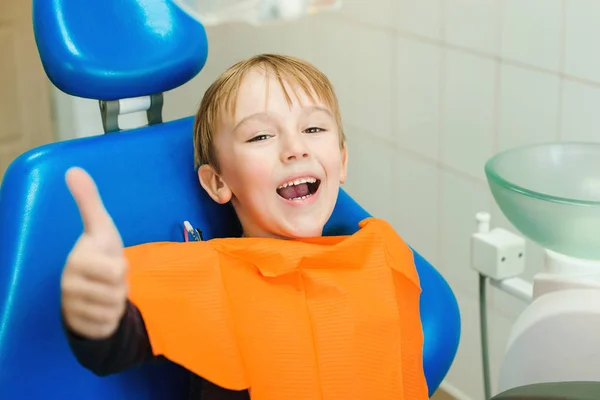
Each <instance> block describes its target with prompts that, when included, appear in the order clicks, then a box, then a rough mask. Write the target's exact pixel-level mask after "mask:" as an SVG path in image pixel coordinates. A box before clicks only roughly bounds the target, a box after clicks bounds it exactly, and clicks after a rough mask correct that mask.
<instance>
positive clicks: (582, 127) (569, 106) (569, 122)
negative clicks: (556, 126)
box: [560, 80, 600, 142]
mask: <svg viewBox="0 0 600 400" xmlns="http://www.w3.org/2000/svg"><path fill="white" fill-rule="evenodd" d="M562 111H563V112H562V127H561V133H560V135H561V139H562V140H564V141H591V142H598V141H600V86H592V85H588V84H586V83H580V82H574V81H571V80H566V81H565V89H564V95H563V109H562Z"/></svg>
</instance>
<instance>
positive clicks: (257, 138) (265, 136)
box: [248, 134, 271, 142]
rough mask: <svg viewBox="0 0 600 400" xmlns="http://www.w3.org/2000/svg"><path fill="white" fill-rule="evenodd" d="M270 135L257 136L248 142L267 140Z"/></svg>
mask: <svg viewBox="0 0 600 400" xmlns="http://www.w3.org/2000/svg"><path fill="white" fill-rule="evenodd" d="M270 137H271V135H265V134H263V135H258V136H254V137H253V138H252V139H250V140H248V142H258V141H261V140H267V139H268V138H270Z"/></svg>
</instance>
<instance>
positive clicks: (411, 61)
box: [392, 37, 443, 160]
mask: <svg viewBox="0 0 600 400" xmlns="http://www.w3.org/2000/svg"><path fill="white" fill-rule="evenodd" d="M442 52H443V50H442V49H441V48H440V47H439V46H437V45H432V44H429V43H423V42H420V41H415V40H411V39H407V38H404V37H399V38H398V40H397V46H396V57H397V61H396V66H397V67H396V73H395V74H394V82H392V85H393V89H394V94H395V96H396V102H395V104H394V106H395V109H394V114H395V119H396V125H395V132H394V135H395V137H396V140H397V143H398V144H399V145H400V146H401V147H403V148H406V149H410V150H412V151H414V152H416V153H418V154H420V155H423V156H425V157H427V158H430V159H432V160H437V157H438V154H439V150H440V148H439V146H440V143H439V136H440V135H439V122H440V121H439V119H440V101H441V99H440V97H441V96H440V83H441V79H440V77H441V72H442V64H441V60H442Z"/></svg>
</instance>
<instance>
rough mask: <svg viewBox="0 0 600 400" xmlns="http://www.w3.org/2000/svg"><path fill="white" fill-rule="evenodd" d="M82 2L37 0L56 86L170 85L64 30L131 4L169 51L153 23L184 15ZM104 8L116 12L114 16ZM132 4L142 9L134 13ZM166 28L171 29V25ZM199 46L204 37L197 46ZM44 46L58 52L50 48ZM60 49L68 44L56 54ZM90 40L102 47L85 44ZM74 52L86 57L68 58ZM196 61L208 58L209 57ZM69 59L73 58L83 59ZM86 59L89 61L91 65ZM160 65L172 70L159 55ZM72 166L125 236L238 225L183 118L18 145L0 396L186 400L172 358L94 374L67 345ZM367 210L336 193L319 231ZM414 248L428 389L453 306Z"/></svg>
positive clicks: (164, 236) (450, 347)
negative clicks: (199, 163)
mask: <svg viewBox="0 0 600 400" xmlns="http://www.w3.org/2000/svg"><path fill="white" fill-rule="evenodd" d="M85 3H86V7H83V6H80V5H81V4H82V3H81V2H80V1H79V0H54V1H51V2H49V1H47V0H46V1H43V0H40V1H34V10H35V11H34V21H35V26H36V36H37V40H38V45H39V46H40V49H41V50H40V54H41V55H42V60H44V57H48V58H47V59H46V62H44V65H45V68H46V70H47V72H48V75H49V76H54V80H53V81H54V82H55V84H57V85H59V84H60V85H63V86H59V88H61V89H62V90H64V91H66V92H67V93H71V94H76V93H75V92H74V91H76V90H77V87H78V85H77V80H78V79H79V82H89V81H93V80H95V79H100V80H102V79H104V82H105V84H104V85H96V86H94V87H95V88H96V89H94V90H95V91H94V90H92V91H90V92H88V93H87V95H86V96H87V97H91V98H96V99H103V98H104V99H117V98H122V97H126V95H127V96H130V95H131V96H142V95H145V94H148V93H157V92H158V91H160V90H163V89H165V88H166V87H167V86H164V85H163V84H162V83H152V82H148V81H145V80H144V79H138V78H139V77H141V76H145V77H146V78H148V79H158V78H157V76H156V75H152V74H150V73H149V72H148V71H150V70H152V68H150V69H149V70H145V69H144V67H145V64H144V63H142V61H143V62H145V63H148V64H149V65H154V64H152V63H153V62H154V61H153V60H152V59H151V57H150V56H147V57H146V56H143V55H142V56H140V57H142V58H143V57H146V58H145V59H143V60H142V61H140V60H138V59H136V58H135V57H130V58H128V60H129V61H128V62H125V61H123V60H120V57H121V55H122V54H123V52H124V51H125V50H124V49H125V47H122V48H121V49H120V50H119V52H117V53H116V54H112V55H111V53H110V52H108V53H103V51H104V48H103V47H102V46H104V44H97V43H96V42H94V41H93V40H100V39H98V37H95V36H94V37H92V39H90V37H91V36H90V35H87V34H86V33H85V32H83V31H81V30H79V29H75V28H73V27H80V25H79V24H78V23H77V22H76V21H75V20H77V18H78V16H79V14H78V13H85V14H86V15H89V14H90V13H91V14H93V15H96V16H99V15H103V16H104V17H106V18H105V20H104V21H103V24H106V27H110V28H109V29H106V30H107V31H110V30H112V31H113V32H116V31H120V32H121V34H125V33H126V32H127V29H126V27H124V26H123V25H127V22H128V18H127V17H126V15H125V14H124V13H125V12H128V10H129V11H132V10H133V11H132V12H134V18H133V19H134V20H135V21H137V24H132V29H133V33H132V34H133V35H135V36H138V37H139V40H140V42H139V43H142V44H143V45H142V47H143V46H147V47H146V50H147V51H148V52H150V50H152V51H157V52H162V53H164V54H166V55H171V54H173V53H172V52H171V51H170V49H172V48H171V47H170V48H169V49H165V50H160V49H156V48H155V46H154V45H152V40H151V39H150V38H152V37H154V36H152V35H153V34H154V33H156V26H162V25H161V23H162V22H161V21H163V19H162V18H163V14H161V10H163V11H164V10H167V11H165V12H166V13H167V16H168V17H169V18H171V17H173V18H175V19H176V18H181V20H180V21H179V20H171V24H172V28H173V29H179V28H181V27H186V26H187V28H189V29H190V32H195V33H198V32H199V28H198V27H197V26H196V25H194V24H190V22H191V21H190V20H189V17H188V16H187V15H186V14H184V13H178V12H176V11H174V10H173V9H172V6H171V3H170V2H169V1H168V0H163V1H161V0H152V1H151V0H104V1H102V2H85ZM49 5H52V7H50V6H49ZM117 6H118V7H119V8H117ZM165 7H166V8H165ZM95 9H97V10H95ZM73 10H75V11H73ZM107 10H113V12H112V14H111V13H109V12H108V11H107ZM136 10H138V11H139V10H144V12H143V13H142V12H138V13H136V12H137V11H136ZM111 15H113V16H115V17H114V19H111V18H112V17H111ZM174 16H176V17H174ZM144 18H146V19H145V20H144ZM56 21H59V22H60V23H61V24H62V25H61V29H60V30H57V29H56V27H55V24H56V23H58V22H56ZM81 21H82V22H80V24H85V23H88V22H89V23H92V22H90V21H88V20H87V19H82V20H81ZM163 22H164V21H163ZM94 23H96V21H94ZM53 24H54V25H53ZM103 24H102V26H101V27H102V28H104V25H103ZM96 26H97V27H98V28H100V25H96ZM44 27H47V30H46V28H44ZM70 28H72V30H69V29H70ZM145 29H147V30H148V31H149V32H150V36H149V37H145V36H144V35H143V31H144V30H145ZM165 29H166V28H165ZM48 32H49V33H48ZM202 32H203V30H202ZM46 33H48V34H46ZM59 33H60V35H58V34H59ZM163 33H164V32H163ZM164 34H165V35H166V36H169V34H168V32H167V33H164ZM57 35H58V36H57ZM78 35H79V36H78ZM100 36H101V35H100ZM175 36H177V35H175V34H173V35H172V37H175ZM184 36H185V35H184ZM156 37H157V38H158V39H157V40H156V43H155V44H156V45H157V46H160V45H164V46H167V47H169V46H173V47H177V46H180V45H181V44H180V43H179V42H177V43H175V42H172V43H171V42H164V41H162V36H160V35H158V36H156ZM195 38H196V39H194V37H190V36H185V38H184V39H183V40H184V41H187V42H188V44H189V42H190V41H192V42H193V41H195V40H197V41H198V42H197V43H196V44H194V43H191V44H189V46H191V47H195V48H202V41H203V40H204V41H205V37H204V38H203V37H202V36H201V35H200V36H195ZM89 40H92V41H89ZM174 40H175V39H174ZM56 41H62V42H61V43H57V42H56ZM48 42H52V43H54V45H53V44H52V43H48ZM63 42H64V43H63ZM205 45H206V43H205V42H204V49H205V50H206V46H205ZM52 46H56V47H57V48H58V50H56V51H54V50H53V47H52ZM61 46H64V48H65V49H67V50H68V51H67V50H65V52H63V53H61V52H60V51H62V50H60V49H61V48H62V47H61ZM131 46H132V47H133V48H137V50H134V49H133V48H132V51H138V52H139V53H140V54H142V53H143V51H142V50H140V49H139V46H138V45H134V44H131ZM96 48H100V50H97V51H96V50H94V49H96ZM42 49H45V50H42ZM69 52H70V53H69ZM82 54H84V55H85V54H87V56H85V57H84V56H81V58H80V59H79V58H77V57H79V56H80V55H82ZM60 57H64V58H65V60H66V61H65V62H64V64H65V65H70V67H65V65H62V64H61V60H60ZM102 57H104V58H106V59H103V58H102ZM200 58H203V59H205V58H206V54H204V55H203V56H202V57H200ZM87 59H89V60H91V61H90V63H89V64H86V60H87ZM48 60H50V61H48ZM73 60H79V61H78V62H79V63H80V64H81V65H79V64H77V63H74V61H73ZM94 60H96V61H98V63H96V64H94V63H95V62H96V61H94ZM176 60H179V61H180V63H179V64H176V66H175V67H173V71H174V72H173V74H174V75H177V76H178V78H177V79H178V80H184V78H185V77H186V76H188V78H187V79H191V76H193V74H192V73H191V72H190V71H191V70H190V69H186V68H182V67H181V66H182V65H188V67H189V66H193V65H196V66H198V65H199V64H197V63H198V62H199V61H198V59H194V58H193V57H188V58H185V57H183V58H182V59H177V58H176ZM138 61H139V65H138ZM202 62H203V61H202ZM92 64H93V65H92ZM79 66H80V67H81V70H78V71H77V73H76V74H74V75H73V77H74V78H73V80H74V81H73V82H66V81H65V79H66V78H67V76H68V75H66V74H67V72H65V70H64V69H65V68H79ZM162 66H163V67H164V68H169V64H168V63H167V62H164V63H163V64H162ZM128 68H130V69H131V76H132V77H133V78H132V81H127V82H129V83H127V82H126V81H123V82H125V83H124V85H125V86H126V88H125V89H123V91H122V92H118V90H119V85H117V84H114V82H113V81H111V80H110V76H113V75H114V76H116V77H121V78H122V79H125V78H123V77H125V76H126V75H127V69H128ZM200 68H201V67H200ZM86 71H87V72H86ZM119 71H120V72H119ZM113 73H114V74H113ZM111 74H112V75H111ZM186 74H187V75H186ZM121 78H118V79H117V78H115V79H117V81H118V80H119V79H121ZM177 79H176V80H177ZM67 80H68V79H67ZM176 80H173V81H172V84H175V83H173V82H175V81H176ZM107 82H108V83H107ZM111 82H113V83H111ZM130 82H134V83H130ZM153 85H155V86H153ZM161 85H163V86H161ZM107 88H109V89H110V90H109V89H107ZM90 90H91V89H90ZM165 90H166V89H165ZM81 94H82V93H80V94H79V95H81ZM72 166H80V167H83V168H85V169H86V170H88V171H89V172H90V173H91V174H92V176H93V177H94V179H95V180H96V182H97V184H98V187H99V189H100V191H101V194H102V196H103V199H104V203H105V205H106V207H107V209H108V210H109V212H110V213H111V215H112V216H113V218H114V220H115V223H116V224H117V227H118V228H119V231H120V232H121V234H122V236H123V240H124V242H125V245H128V246H129V245H135V244H140V243H145V242H150V241H165V240H169V241H181V240H183V226H182V223H183V221H184V220H188V221H190V222H191V223H192V224H193V225H194V226H195V227H197V228H200V229H202V231H203V234H204V237H205V239H210V238H215V237H228V236H236V235H238V234H239V223H238V221H237V218H236V216H235V214H234V213H233V211H232V209H231V207H230V206H220V205H217V204H216V203H214V202H213V201H212V200H210V198H209V197H208V196H207V195H206V193H204V191H203V190H202V189H201V187H200V185H199V184H198V181H197V176H196V173H195V171H194V168H193V151H192V120H191V118H185V119H182V120H178V121H173V122H169V123H161V124H156V125H152V126H148V127H144V128H140V129H136V130H133V131H128V132H119V133H112V134H107V135H102V136H96V137H90V138H84V139H77V140H72V141H66V142H60V143H55V144H51V145H47V146H43V147H40V148H37V149H33V150H31V151H29V152H27V153H25V154H23V155H22V156H21V157H19V158H18V159H17V160H15V161H14V162H13V163H12V164H11V166H10V167H9V168H8V170H7V171H6V174H5V176H4V179H3V182H2V186H1V187H0V398H7V399H21V398H22V399H37V398H57V399H63V398H64V399H70V398H73V399H90V400H95V399H98V400H100V399H111V400H121V399H123V400H124V399H128V400H129V399H133V400H135V399H169V400H173V399H175V400H177V399H185V398H187V393H186V384H187V380H188V376H187V373H185V372H184V371H182V370H181V369H180V368H179V367H177V366H175V365H172V364H170V363H164V364H160V365H146V366H142V367H139V368H136V369H134V370H131V371H127V372H124V373H121V374H118V375H114V376H110V377H106V378H99V377H96V376H94V375H93V374H91V373H90V372H89V371H87V370H85V369H84V368H82V367H81V366H79V364H77V362H76V360H75V359H74V357H73V355H72V354H71V353H70V351H69V349H68V346H67V342H66V339H65V337H64V334H63V331H62V328H61V323H60V309H59V308H60V303H59V300H60V298H59V297H60V296H59V295H60V293H59V290H60V275H61V272H62V268H63V266H64V263H65V260H66V256H67V254H68V252H69V250H70V249H71V248H72V246H73V244H74V243H75V240H76V239H77V237H78V236H79V234H80V233H81V230H82V225H81V221H80V218H79V215H78V213H77V208H76V206H75V203H74V201H73V200H72V198H71V197H70V195H69V193H68V190H67V187H66V184H65V181H64V174H65V172H66V170H67V169H68V168H69V167H72ZM367 216H369V214H368V213H367V212H366V211H365V210H364V209H363V208H361V207H360V206H359V205H358V204H356V203H355V202H354V201H353V200H352V199H351V198H350V196H348V195H347V194H346V193H345V192H344V191H343V190H342V191H340V196H339V199H338V203H337V205H336V209H335V211H334V213H333V216H332V217H331V219H330V221H329V222H328V224H327V225H326V227H325V234H328V235H331V234H350V233H353V232H354V231H356V229H357V228H358V222H359V221H360V220H362V219H364V218H365V217H367ZM414 256H415V263H416V266H417V269H418V272H419V277H420V280H421V286H422V289H423V292H422V295H421V321H422V324H423V330H424V334H425V345H424V359H423V362H424V368H425V375H426V378H427V382H428V385H429V390H430V393H433V391H435V389H436V388H437V387H438V385H439V384H440V382H441V381H442V379H443V378H444V376H445V375H446V373H447V372H448V369H449V368H450V366H451V364H452V361H453V359H454V356H455V354H456V350H457V348H458V341H459V337H460V315H459V311H458V306H457V302H456V299H455V297H454V295H453V293H452V291H451V290H450V288H449V286H448V284H447V283H446V281H445V280H444V279H443V278H442V276H441V275H440V274H439V273H438V272H437V271H436V270H435V269H434V268H433V267H432V266H431V265H430V264H429V263H428V262H427V261H426V260H424V259H423V258H422V257H421V256H420V255H419V254H418V253H417V252H414Z"/></svg>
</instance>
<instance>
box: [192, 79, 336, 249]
mask: <svg viewBox="0 0 600 400" xmlns="http://www.w3.org/2000/svg"><path fill="white" fill-rule="evenodd" d="M282 84H283V85H284V87H285V90H284V87H282ZM286 93H289V94H291V95H290V96H289V98H287V97H286ZM289 100H291V101H289ZM233 111H234V112H233V113H232V115H226V113H222V115H221V118H220V124H219V128H218V130H217V133H216V135H215V137H214V149H215V152H216V157H217V159H218V165H219V170H218V172H217V170H216V169H215V168H213V167H212V166H209V165H207V164H205V165H202V166H201V167H200V169H199V172H198V173H199V177H200V182H201V184H202V186H203V187H204V188H205V189H206V190H207V192H208V193H209V194H210V195H211V197H213V199H215V200H216V201H218V202H219V203H226V202H228V201H231V202H232V204H233V207H234V208H235V210H236V213H237V215H238V218H239V219H240V222H241V224H242V227H243V231H244V236H251V237H276V238H302V237H315V236H320V235H321V234H322V231H323V227H324V225H325V223H326V222H327V220H328V219H329V217H330V216H331V213H332V212H333V208H334V207H335V203H336V201H337V195H338V190H339V186H340V183H343V182H344V181H345V179H346V170H347V167H346V166H347V153H346V147H345V146H344V145H341V144H340V136H339V135H340V133H339V127H338V124H337V122H336V119H335V118H334V116H333V114H332V111H331V110H330V108H329V107H328V106H327V105H326V104H323V103H321V102H320V100H319V98H318V96H316V95H315V94H314V93H312V94H309V93H306V92H305V91H303V90H302V89H301V88H298V87H294V86H290V85H289V83H287V82H286V81H282V83H280V81H279V80H278V79H277V78H276V77H275V76H273V74H271V73H269V72H266V71H265V69H264V68H253V69H252V70H250V71H248V73H247V74H246V75H245V76H244V78H243V80H242V82H241V85H240V87H239V91H238V94H237V98H236V106H235V109H234V110H233Z"/></svg>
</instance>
